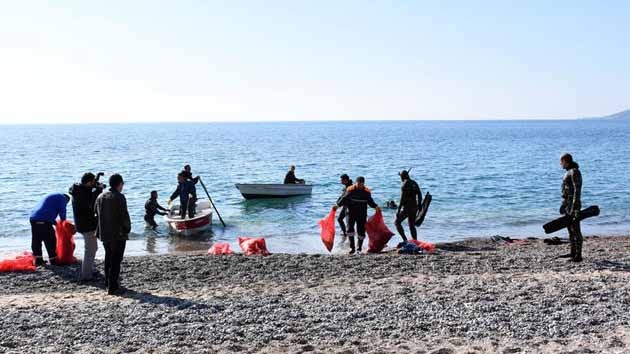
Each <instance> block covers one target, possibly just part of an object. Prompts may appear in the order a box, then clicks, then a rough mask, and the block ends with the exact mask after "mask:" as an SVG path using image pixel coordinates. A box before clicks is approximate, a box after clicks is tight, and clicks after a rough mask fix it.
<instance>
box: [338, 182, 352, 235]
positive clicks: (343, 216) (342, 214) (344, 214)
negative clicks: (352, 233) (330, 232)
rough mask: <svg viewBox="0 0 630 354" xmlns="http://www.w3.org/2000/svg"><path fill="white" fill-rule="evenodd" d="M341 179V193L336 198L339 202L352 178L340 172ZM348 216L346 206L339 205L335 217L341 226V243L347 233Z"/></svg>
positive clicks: (350, 184)
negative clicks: (337, 213) (338, 210)
mask: <svg viewBox="0 0 630 354" xmlns="http://www.w3.org/2000/svg"><path fill="white" fill-rule="evenodd" d="M340 179H341V181H340V183H341V184H342V185H343V191H341V195H340V196H339V198H337V203H339V202H341V199H343V196H344V195H346V191H347V190H348V188H349V187H350V186H352V180H351V179H350V176H348V175H347V174H345V173H344V174H342V175H341V177H340ZM347 217H348V207H345V206H344V207H341V212H340V213H339V216H338V217H337V222H338V223H339V227H340V228H341V233H342V234H343V239H342V243H343V242H345V240H346V237H347V236H348V235H347V231H346V223H347V222H348V220H347Z"/></svg>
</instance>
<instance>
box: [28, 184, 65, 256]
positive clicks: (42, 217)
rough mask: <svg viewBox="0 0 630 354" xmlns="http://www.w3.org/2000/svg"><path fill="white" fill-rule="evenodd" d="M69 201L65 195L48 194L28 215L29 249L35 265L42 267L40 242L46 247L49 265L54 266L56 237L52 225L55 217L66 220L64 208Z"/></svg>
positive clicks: (55, 219)
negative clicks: (30, 236) (29, 223)
mask: <svg viewBox="0 0 630 354" xmlns="http://www.w3.org/2000/svg"><path fill="white" fill-rule="evenodd" d="M69 201H70V196H69V195H67V194H61V193H55V194H49V195H47V196H46V197H44V199H43V200H42V201H41V202H39V204H37V206H35V208H34V209H33V210H32V211H31V214H30V217H29V219H30V222H31V234H32V239H31V249H32V251H33V257H35V265H36V266H41V265H44V264H45V262H44V257H43V253H42V242H43V243H44V245H45V246H46V252H47V253H48V259H49V260H50V264H52V265H54V264H55V263H56V258H57V237H56V236H55V228H54V225H55V223H56V221H57V216H59V219H60V220H66V206H67V205H68V202H69Z"/></svg>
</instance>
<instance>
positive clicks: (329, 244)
mask: <svg viewBox="0 0 630 354" xmlns="http://www.w3.org/2000/svg"><path fill="white" fill-rule="evenodd" d="M336 213H337V211H336V210H335V209H331V210H330V213H328V216H326V217H325V218H323V219H321V220H320V221H319V222H318V224H319V227H321V228H322V232H321V237H322V242H323V243H324V246H326V249H327V250H328V252H331V251H332V249H333V245H334V243H335V214H336Z"/></svg>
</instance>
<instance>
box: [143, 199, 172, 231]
mask: <svg viewBox="0 0 630 354" xmlns="http://www.w3.org/2000/svg"><path fill="white" fill-rule="evenodd" d="M144 211H145V214H144V221H146V222H147V224H148V225H149V226H151V228H153V229H155V228H156V227H157V223H156V222H155V219H154V218H155V215H166V212H167V211H168V210H167V209H166V208H164V207H162V206H161V205H160V204H159V203H158V192H157V191H151V197H150V198H149V200H147V202H146V203H144Z"/></svg>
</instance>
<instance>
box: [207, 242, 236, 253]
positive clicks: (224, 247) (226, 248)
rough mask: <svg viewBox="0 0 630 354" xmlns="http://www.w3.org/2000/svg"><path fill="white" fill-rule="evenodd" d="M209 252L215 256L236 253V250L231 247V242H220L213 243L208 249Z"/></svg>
mask: <svg viewBox="0 0 630 354" xmlns="http://www.w3.org/2000/svg"><path fill="white" fill-rule="evenodd" d="M208 254H212V255H215V256H218V255H222V254H234V252H233V251H232V250H231V249H230V244H229V243H227V242H218V243H215V244H213V245H212V247H210V249H209V250H208Z"/></svg>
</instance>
